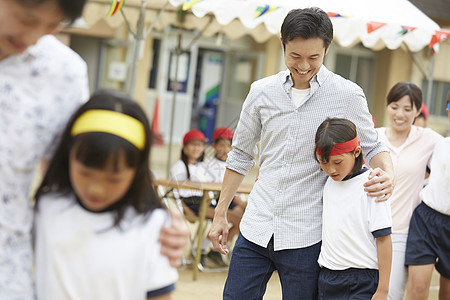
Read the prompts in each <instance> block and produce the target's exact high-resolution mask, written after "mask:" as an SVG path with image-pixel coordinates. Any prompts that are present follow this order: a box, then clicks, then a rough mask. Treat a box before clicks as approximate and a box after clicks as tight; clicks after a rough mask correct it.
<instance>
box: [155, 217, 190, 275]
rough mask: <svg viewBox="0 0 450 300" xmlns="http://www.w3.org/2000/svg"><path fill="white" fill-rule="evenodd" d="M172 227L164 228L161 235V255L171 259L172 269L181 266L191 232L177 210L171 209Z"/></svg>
mask: <svg viewBox="0 0 450 300" xmlns="http://www.w3.org/2000/svg"><path fill="white" fill-rule="evenodd" d="M169 211H170V216H171V221H172V222H171V224H170V227H164V226H163V227H162V228H161V233H160V234H159V242H160V243H161V254H162V255H164V256H167V257H168V258H169V263H170V265H171V266H172V267H175V268H176V267H179V266H180V265H181V262H182V259H183V253H184V246H185V245H186V244H187V243H188V241H189V236H190V235H191V232H190V230H189V225H188V224H187V223H186V220H185V219H184V217H183V215H182V214H181V212H180V211H179V210H178V209H177V208H170V209H169Z"/></svg>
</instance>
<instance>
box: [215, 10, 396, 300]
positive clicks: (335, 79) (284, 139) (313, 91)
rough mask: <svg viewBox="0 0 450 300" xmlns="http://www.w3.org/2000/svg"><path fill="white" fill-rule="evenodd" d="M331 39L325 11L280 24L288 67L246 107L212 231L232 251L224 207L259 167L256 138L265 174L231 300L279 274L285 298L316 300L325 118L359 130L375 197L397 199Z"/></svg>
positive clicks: (248, 218)
mask: <svg viewBox="0 0 450 300" xmlns="http://www.w3.org/2000/svg"><path fill="white" fill-rule="evenodd" d="M332 38H333V26H332V23H331V20H330V19H329V17H328V15H327V14H326V13H325V12H324V11H322V10H321V9H319V8H307V9H296V10H292V11H291V12H289V14H288V15H287V16H286V18H285V20H284V22H283V25H282V27H281V41H282V47H283V50H284V56H285V64H286V66H287V68H288V70H286V71H282V72H280V73H278V74H275V75H273V76H269V77H267V78H263V79H261V80H258V81H256V82H254V83H253V84H252V86H251V89H250V92H249V94H248V96H247V98H246V100H245V102H244V104H243V107H242V111H241V115H240V119H239V124H238V126H237V129H236V132H235V136H234V139H233V150H232V151H231V152H230V153H229V155H228V159H227V171H226V173H225V177H224V180H223V189H222V193H221V195H220V199H219V204H218V206H217V208H216V210H215V216H214V221H213V225H212V228H211V231H210V234H209V236H210V238H211V240H212V241H213V245H214V248H215V249H217V250H219V251H220V252H221V253H223V254H226V253H228V249H227V248H226V245H227V236H228V222H227V216H226V211H227V208H228V206H229V204H230V202H231V199H232V198H233V196H234V194H235V192H236V190H237V187H238V186H239V184H240V183H241V182H242V180H243V178H244V176H245V175H246V174H247V172H248V170H249V169H251V168H252V167H253V166H254V164H255V157H256V155H257V153H258V149H257V143H258V142H260V153H259V162H260V169H259V177H258V180H257V182H256V183H255V185H254V187H253V190H252V192H251V194H250V196H249V200H248V205H247V208H246V211H245V214H244V216H243V218H242V221H241V226H240V230H241V232H240V234H239V237H238V239H237V241H236V244H235V247H234V250H233V256H232V259H231V263H230V268H229V273H228V278H227V281H226V284H225V288H224V294H223V297H224V299H262V297H263V295H264V292H265V289H266V284H267V282H268V280H269V279H270V277H271V275H272V273H273V271H275V270H278V274H279V276H280V280H281V284H282V292H283V298H284V299H315V297H316V296H317V278H318V273H319V265H318V264H317V258H318V255H319V252H320V246H321V223H322V190H323V186H324V184H325V181H326V179H327V175H326V174H325V173H323V172H322V171H321V170H320V166H319V164H318V163H317V162H316V161H315V160H314V156H313V152H314V134H315V132H316V129H317V127H318V126H319V125H320V123H321V122H322V121H323V120H325V119H326V118H327V117H340V118H348V119H350V120H351V121H353V122H354V123H355V124H356V126H357V128H358V136H359V137H360V141H361V147H362V149H363V153H364V155H365V160H366V161H367V162H369V163H370V165H371V166H372V167H373V168H374V170H372V172H371V177H370V178H371V180H369V181H368V182H367V183H366V190H367V191H368V192H369V195H370V196H374V197H380V200H386V199H387V198H389V197H390V195H391V193H392V189H393V183H392V182H393V169H392V162H391V160H390V157H389V153H388V152H387V149H386V148H385V147H384V146H383V145H382V144H381V142H379V140H378V135H377V133H376V131H375V129H374V125H373V122H372V117H371V114H370V113H369V110H368V107H367V101H366V98H365V96H364V93H363V91H362V89H361V88H360V87H359V86H357V85H356V84H355V83H353V82H351V81H349V80H346V79H344V78H342V77H340V76H339V75H336V74H334V73H332V72H330V71H329V70H328V69H327V68H326V67H325V66H324V65H323V59H324V57H325V55H326V53H327V51H328V49H329V46H330V44H331V41H332Z"/></svg>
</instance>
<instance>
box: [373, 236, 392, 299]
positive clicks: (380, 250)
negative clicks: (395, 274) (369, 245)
mask: <svg viewBox="0 0 450 300" xmlns="http://www.w3.org/2000/svg"><path fill="white" fill-rule="evenodd" d="M376 242H377V255H378V274H379V280H378V288H377V291H376V292H375V294H374V295H373V297H372V299H387V295H388V292H389V277H390V275H391V264H392V240H391V235H390V234H389V235H385V236H380V237H379V238H376Z"/></svg>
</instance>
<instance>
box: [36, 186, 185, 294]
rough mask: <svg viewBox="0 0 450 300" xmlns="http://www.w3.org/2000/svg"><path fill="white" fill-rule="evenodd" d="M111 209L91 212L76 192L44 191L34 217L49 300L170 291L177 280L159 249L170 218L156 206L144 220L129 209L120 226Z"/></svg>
mask: <svg viewBox="0 0 450 300" xmlns="http://www.w3.org/2000/svg"><path fill="white" fill-rule="evenodd" d="M113 216H114V215H113V213H112V212H103V213H93V212H89V211H87V210H85V209H84V208H82V207H81V206H80V205H79V204H78V203H77V202H76V200H75V198H74V197H73V196H70V197H61V196H57V195H54V194H52V195H44V196H43V197H41V199H40V200H39V202H38V211H37V213H36V218H35V235H36V238H35V258H36V289H37V297H38V299H45V300H61V299H72V300H103V299H105V300H112V299H114V300H129V299H147V293H150V294H151V293H152V292H155V291H158V290H161V289H166V290H171V289H173V285H174V283H175V282H176V281H177V279H178V273H177V270H176V269H174V268H172V267H171V266H170V264H169V260H168V258H167V257H165V256H163V255H162V254H161V253H160V248H161V245H160V243H159V242H158V237H159V233H160V230H161V227H162V226H164V224H166V223H168V222H170V219H169V216H168V214H167V212H166V211H164V210H162V209H157V210H155V211H153V212H152V214H151V215H150V216H149V217H148V218H147V219H146V218H144V216H137V215H136V214H135V213H134V210H133V209H129V210H128V211H127V212H126V214H125V217H124V220H123V222H122V227H121V228H122V229H119V228H117V227H111V226H112V225H113Z"/></svg>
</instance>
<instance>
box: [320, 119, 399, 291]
mask: <svg viewBox="0 0 450 300" xmlns="http://www.w3.org/2000/svg"><path fill="white" fill-rule="evenodd" d="M315 144H316V146H315V149H314V157H315V159H316V160H317V162H318V163H319V164H320V167H321V168H322V170H323V171H324V172H325V173H326V174H327V175H328V176H329V178H328V180H327V182H326V184H325V187H324V191H323V218H322V219H323V222H322V246H321V251H320V255H319V259H318V262H319V265H320V267H321V270H320V273H319V299H356V298H357V297H359V298H361V299H387V295H388V290H389V275H390V270H391V258H392V256H391V255H392V254H391V252H392V243H391V236H390V235H391V226H392V225H391V224H392V220H391V212H390V206H389V202H386V201H384V202H376V201H375V199H374V198H372V197H369V196H367V192H365V191H364V186H363V184H364V183H365V182H367V180H368V179H367V178H368V176H369V173H370V172H367V171H368V169H367V168H366V167H364V160H363V155H362V152H361V147H360V145H359V140H358V136H357V132H356V126H355V124H353V123H352V122H351V121H349V120H347V119H339V118H328V119H326V120H325V121H324V122H322V124H321V125H320V126H319V128H318V129H317V132H316V137H315ZM359 298H358V299H359Z"/></svg>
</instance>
